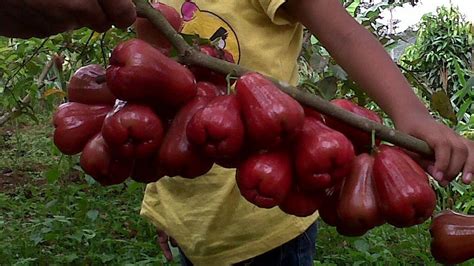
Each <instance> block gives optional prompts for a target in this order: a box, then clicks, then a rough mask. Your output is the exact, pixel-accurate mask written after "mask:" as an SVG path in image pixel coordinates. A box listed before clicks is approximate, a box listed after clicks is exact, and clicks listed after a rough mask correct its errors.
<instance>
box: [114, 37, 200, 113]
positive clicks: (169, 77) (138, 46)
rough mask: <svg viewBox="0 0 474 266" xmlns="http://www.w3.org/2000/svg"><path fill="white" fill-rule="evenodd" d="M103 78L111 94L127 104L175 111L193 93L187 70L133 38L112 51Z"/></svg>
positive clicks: (194, 88) (192, 79)
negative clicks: (138, 104) (143, 104)
mask: <svg viewBox="0 0 474 266" xmlns="http://www.w3.org/2000/svg"><path fill="white" fill-rule="evenodd" d="M106 77H107V84H108V86H109V88H110V90H111V91H112V93H113V94H114V95H115V96H116V97H117V98H118V99H121V100H124V101H129V102H141V103H150V104H151V103H152V104H154V105H158V106H168V107H170V108H176V107H179V106H182V105H184V104H185V103H186V102H188V101H190V100H191V99H192V98H193V97H194V96H195V95H196V92H197V91H196V80H195V79H194V76H193V74H192V73H191V71H189V69H187V68H186V67H185V66H182V65H180V64H179V63H177V62H176V61H174V60H172V59H170V58H168V57H166V56H165V55H163V54H162V53H161V52H160V51H158V50H157V49H155V48H153V47H152V46H151V45H149V44H148V43H146V42H144V41H142V40H137V39H132V40H128V41H126V42H123V43H121V44H119V45H118V46H117V47H116V48H115V49H114V51H113V52H112V56H111V58H110V66H109V68H108V69H107V75H106Z"/></svg>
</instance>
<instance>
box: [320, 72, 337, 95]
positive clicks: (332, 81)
mask: <svg viewBox="0 0 474 266" xmlns="http://www.w3.org/2000/svg"><path fill="white" fill-rule="evenodd" d="M338 81H339V79H337V78H336V77H334V76H331V77H326V78H324V79H322V80H320V81H318V82H317V83H316V86H318V88H319V91H320V92H321V96H323V98H324V99H326V100H331V99H334V97H335V96H336V93H337V82H338Z"/></svg>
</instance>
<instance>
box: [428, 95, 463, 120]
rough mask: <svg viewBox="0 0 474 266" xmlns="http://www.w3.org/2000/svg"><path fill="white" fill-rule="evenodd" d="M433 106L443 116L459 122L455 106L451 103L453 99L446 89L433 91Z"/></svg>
mask: <svg viewBox="0 0 474 266" xmlns="http://www.w3.org/2000/svg"><path fill="white" fill-rule="evenodd" d="M431 106H432V108H433V109H434V110H435V111H437V112H438V113H439V114H440V115H441V116H442V117H443V118H446V119H448V120H450V121H451V122H453V123H457V117H456V114H455V113H454V109H453V106H452V105H451V100H450V99H449V97H448V95H447V94H446V93H445V92H444V91H442V90H440V91H437V92H435V93H433V95H432V96H431Z"/></svg>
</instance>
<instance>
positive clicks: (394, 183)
mask: <svg viewBox="0 0 474 266" xmlns="http://www.w3.org/2000/svg"><path fill="white" fill-rule="evenodd" d="M374 183H375V188H376V191H377V193H376V195H377V199H378V204H379V208H380V210H381V211H382V214H383V216H384V218H385V220H386V221H387V222H388V223H390V224H392V225H394V226H396V227H409V226H413V225H416V224H420V223H423V222H424V221H426V219H428V218H429V217H430V216H431V215H432V213H433V210H434V208H435V206H436V195H435V192H434V191H433V189H432V188H431V186H430V183H429V180H428V176H427V175H426V174H425V172H424V171H423V169H421V167H420V166H419V165H418V164H417V163H416V162H415V161H413V159H411V158H410V157H409V156H408V155H407V154H406V153H405V152H404V151H403V150H402V149H400V148H398V147H394V146H388V145H381V146H380V147H379V148H378V151H377V153H376V155H375V161H374Z"/></svg>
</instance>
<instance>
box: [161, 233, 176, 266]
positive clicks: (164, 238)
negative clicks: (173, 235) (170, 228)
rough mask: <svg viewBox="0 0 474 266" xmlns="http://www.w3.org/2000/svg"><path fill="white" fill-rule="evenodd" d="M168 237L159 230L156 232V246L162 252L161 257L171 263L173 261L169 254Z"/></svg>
mask: <svg viewBox="0 0 474 266" xmlns="http://www.w3.org/2000/svg"><path fill="white" fill-rule="evenodd" d="M168 239H169V237H168V235H167V234H166V233H165V232H164V231H161V230H158V245H159V246H160V248H161V251H162V252H163V255H164V256H165V258H166V260H168V261H172V260H173V253H171V249H170V246H169V244H168Z"/></svg>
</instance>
